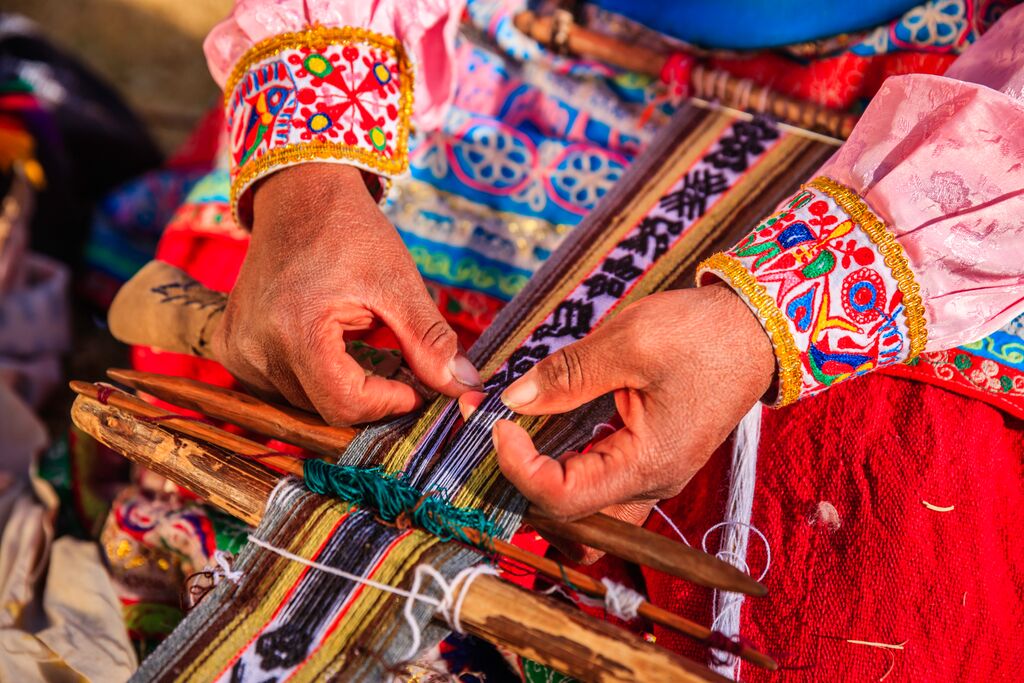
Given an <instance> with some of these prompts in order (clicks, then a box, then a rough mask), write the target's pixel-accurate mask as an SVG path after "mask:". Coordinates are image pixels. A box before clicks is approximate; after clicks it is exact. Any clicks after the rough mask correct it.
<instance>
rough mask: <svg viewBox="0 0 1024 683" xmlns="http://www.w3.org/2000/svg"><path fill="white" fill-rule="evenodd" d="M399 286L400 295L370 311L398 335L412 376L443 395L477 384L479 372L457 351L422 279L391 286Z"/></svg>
mask: <svg viewBox="0 0 1024 683" xmlns="http://www.w3.org/2000/svg"><path fill="white" fill-rule="evenodd" d="M399 290H400V291H401V295H400V296H401V299H399V300H397V301H392V302H391V303H390V304H389V305H385V306H381V307H380V308H379V310H375V311H374V312H375V313H376V314H377V316H378V317H380V319H381V320H382V321H383V322H384V324H385V325H387V326H388V327H389V328H390V329H391V331H392V332H394V334H395V336H396V337H397V338H398V343H399V344H400V345H401V347H402V355H403V356H404V357H405V360H406V362H407V363H408V364H409V367H410V368H412V371H413V372H414V373H415V374H416V377H418V378H419V379H420V381H422V382H423V383H424V384H426V385H427V386H429V387H430V388H431V389H434V390H436V391H439V392H441V393H442V394H445V395H447V396H458V395H460V394H462V393H465V392H466V391H468V390H469V389H472V388H474V387H479V386H480V385H481V382H480V373H479V372H477V369H476V368H475V367H474V366H473V363H471V362H470V360H469V359H468V358H466V356H465V355H464V354H463V353H462V352H461V351H460V349H459V338H458V336H457V335H456V334H455V330H453V329H452V328H451V326H450V325H448V323H447V322H446V321H445V319H444V317H443V316H442V315H441V312H440V311H439V310H437V306H436V305H435V304H434V302H433V301H432V300H431V298H430V296H429V295H428V294H427V292H426V290H425V289H424V288H423V284H422V282H417V283H409V284H407V285H406V286H404V287H401V288H399V287H396V288H395V291H399Z"/></svg>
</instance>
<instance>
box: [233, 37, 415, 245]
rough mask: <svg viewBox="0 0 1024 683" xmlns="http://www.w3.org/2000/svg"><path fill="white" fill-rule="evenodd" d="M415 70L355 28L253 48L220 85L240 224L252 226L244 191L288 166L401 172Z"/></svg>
mask: <svg viewBox="0 0 1024 683" xmlns="http://www.w3.org/2000/svg"><path fill="white" fill-rule="evenodd" d="M412 73H413V72H412V68H411V65H410V63H409V60H408V59H407V57H406V55H405V52H404V50H403V49H402V45H401V43H400V42H399V41H398V40H397V39H395V38H393V37H390V36H384V35H379V34H377V33H373V32H371V31H367V30H365V29H360V28H324V27H322V26H314V27H311V28H310V29H308V30H306V31H303V32H299V33H284V34H281V35H279V36H275V37H273V38H270V39H268V40H264V41H262V42H260V43H257V44H256V45H254V46H253V47H252V48H250V49H249V51H248V52H246V53H245V55H244V56H243V57H242V58H241V59H240V60H239V62H238V64H236V65H235V68H234V70H233V71H232V73H231V77H230V78H229V79H228V82H227V86H226V87H225V89H224V97H225V106H226V108H227V122H228V133H229V135H230V150H231V204H232V208H233V210H234V211H235V217H236V218H238V219H239V222H240V223H241V224H243V225H245V224H248V220H243V219H248V218H249V215H248V214H249V213H251V212H250V210H249V207H248V206H247V203H246V202H245V201H243V200H244V199H245V197H244V195H245V192H246V190H247V189H248V188H249V187H251V186H252V184H253V183H254V182H256V181H257V180H258V179H260V178H262V177H264V176H266V175H269V174H270V173H273V172H274V171H276V170H278V169H281V168H284V167H286V166H292V165H295V164H300V163H304V162H309V161H320V162H333V163H343V164H349V165H351V166H356V167H358V168H361V169H363V170H364V171H368V172H371V173H374V174H379V175H381V176H384V177H385V178H387V177H390V176H394V175H398V174H400V173H403V172H405V170H406V169H407V168H408V156H407V143H408V136H409V117H410V115H411V113H412V92H413V75H412ZM382 194H383V193H382Z"/></svg>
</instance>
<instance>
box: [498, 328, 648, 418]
mask: <svg viewBox="0 0 1024 683" xmlns="http://www.w3.org/2000/svg"><path fill="white" fill-rule="evenodd" d="M626 355H628V352H627V351H626V349H624V348H622V347H621V344H620V343H618V335H616V334H614V333H613V332H610V331H609V330H608V329H607V328H605V329H601V328H599V329H598V330H596V331H595V332H593V333H591V334H590V335H589V336H587V337H585V338H584V339H582V340H580V341H578V342H575V343H573V344H570V345H568V346H566V347H564V348H562V349H559V350H558V351H556V352H555V353H553V354H551V355H550V356H548V357H547V358H545V359H544V360H542V361H540V362H539V363H537V364H536V365H535V366H533V367H532V368H531V369H530V370H529V371H528V372H527V373H526V374H525V375H523V376H522V377H520V378H519V379H517V380H516V381H515V382H513V383H512V384H511V385H509V387H508V388H507V389H505V391H504V393H502V395H501V400H502V401H503V402H504V403H505V405H506V406H508V407H509V408H510V409H512V410H514V411H516V412H517V413H521V414H523V415H550V414H554V413H565V412H568V411H570V410H573V409H575V408H579V407H580V406H581V405H583V404H584V403H587V402H589V401H593V400H594V399H595V398H598V397H599V396H603V395H604V394H607V393H609V392H611V391H615V390H616V389H622V388H625V387H629V386H632V385H633V384H634V382H633V381H632V378H631V373H630V371H629V369H628V368H627V367H626V363H625V361H624V358H625V356H626Z"/></svg>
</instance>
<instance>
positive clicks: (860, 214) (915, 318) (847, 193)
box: [807, 176, 928, 361]
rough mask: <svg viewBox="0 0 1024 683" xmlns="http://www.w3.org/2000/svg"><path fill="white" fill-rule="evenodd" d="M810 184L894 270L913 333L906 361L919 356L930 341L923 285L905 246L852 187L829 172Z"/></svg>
mask: <svg viewBox="0 0 1024 683" xmlns="http://www.w3.org/2000/svg"><path fill="white" fill-rule="evenodd" d="M807 186H809V187H813V188H814V189H816V190H818V191H819V192H822V193H824V194H826V195H828V196H829V197H831V198H832V200H833V201H835V203H836V204H838V205H839V206H840V208H842V209H843V211H845V212H846V213H847V215H849V216H850V217H851V218H852V219H853V220H855V221H856V222H857V223H858V224H859V225H860V228H861V230H863V231H864V233H865V234H866V235H867V236H868V238H869V239H870V240H871V241H872V242H873V243H874V245H875V246H876V247H877V248H878V252H879V253H880V254H881V255H882V257H883V260H884V261H885V265H886V266H887V267H888V268H889V270H890V271H891V272H892V275H893V277H894V278H895V279H896V284H897V285H898V286H899V288H900V291H901V292H903V304H904V316H905V317H906V319H907V330H908V336H909V337H910V353H909V355H908V356H907V359H906V360H907V361H911V360H913V359H915V358H917V357H918V356H919V355H921V353H922V352H923V351H924V348H925V346H926V345H927V344H928V327H927V323H926V320H925V315H924V301H923V300H922V298H921V287H920V285H918V284H917V282H916V281H915V279H914V271H913V270H911V269H910V263H909V262H908V261H907V256H906V254H904V253H903V247H901V246H900V243H899V242H897V241H896V237H895V236H894V235H893V234H892V232H891V231H890V230H889V228H888V227H887V226H886V224H885V221H883V220H882V219H880V218H879V217H878V216H877V215H875V213H874V212H873V211H872V210H871V208H870V207H869V206H868V205H867V203H866V202H865V201H864V200H863V199H862V198H861V197H860V196H859V195H858V194H857V193H856V192H854V191H853V190H851V189H850V188H848V187H846V186H845V185H842V184H841V183H838V182H836V181H835V180H833V179H831V178H828V177H826V176H819V177H817V178H815V179H814V180H812V181H811V182H809V183H807Z"/></svg>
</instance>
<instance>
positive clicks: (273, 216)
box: [213, 164, 480, 425]
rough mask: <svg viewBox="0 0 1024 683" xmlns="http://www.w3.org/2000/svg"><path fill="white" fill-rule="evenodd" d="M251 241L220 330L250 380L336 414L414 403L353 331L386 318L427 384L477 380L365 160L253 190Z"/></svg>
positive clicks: (371, 415) (226, 356)
mask: <svg viewBox="0 0 1024 683" xmlns="http://www.w3.org/2000/svg"><path fill="white" fill-rule="evenodd" d="M253 217H254V220H253V229H252V242H251V244H250V246H249V251H248V253H247V254H246V257H245V262H244V263H243V264H242V270H241V272H240V274H239V276H238V282H237V284H236V285H235V288H234V289H233V290H232V292H231V295H230V297H229V299H228V306H227V310H226V311H225V315H224V319H223V323H222V325H221V326H220V328H219V329H218V331H217V333H216V334H215V336H214V339H213V344H214V349H215V352H216V354H217V357H218V358H219V359H221V362H222V363H223V364H224V366H225V367H226V368H227V369H228V370H229V371H230V372H231V373H232V374H234V375H235V376H236V377H238V378H239V379H240V380H241V381H242V382H244V383H246V384H248V385H249V386H251V387H253V388H254V389H256V390H259V391H262V392H267V393H277V394H280V395H282V396H283V397H284V398H285V399H287V400H288V401H289V402H290V403H292V404H293V405H296V406H300V407H304V408H307V409H314V410H316V411H317V412H319V413H320V414H321V415H322V416H323V417H324V419H326V420H327V421H328V422H330V423H332V424H335V425H347V424H353V423H357V422H366V421H370V420H376V419H380V418H383V417H386V416H388V415H393V414H397V413H403V412H408V411H409V410H412V409H413V408H414V407H416V406H417V405H418V404H419V403H420V402H421V400H422V399H421V398H420V397H419V396H418V395H417V394H416V392H415V391H414V390H413V389H412V388H410V387H409V386H408V385H406V384H402V383H400V382H396V381H392V380H387V379H383V378H381V377H374V376H368V375H366V373H365V372H364V371H363V368H362V367H361V366H360V365H359V364H358V363H357V362H356V361H355V360H354V359H353V358H352V357H351V356H349V355H348V354H347V353H346V352H345V340H344V334H345V333H346V332H353V331H359V330H366V329H368V328H370V327H371V326H372V325H373V323H374V321H375V320H376V321H379V322H382V323H384V324H385V325H387V326H388V327H389V328H390V329H391V331H392V332H393V333H394V334H395V336H396V337H397V338H398V340H399V343H400V345H401V347H402V353H403V355H404V357H405V360H406V362H407V363H408V364H409V366H410V368H411V369H412V371H413V372H414V373H415V374H416V376H417V377H418V378H419V379H420V381H422V382H423V383H424V384H426V385H427V386H429V387H430V388H432V389H435V390H437V391H440V392H442V393H444V394H447V395H449V396H458V395H459V394H461V393H462V392H464V391H467V390H468V389H470V388H472V387H474V386H476V385H478V384H479V383H480V378H479V375H478V374H477V371H476V369H475V368H474V367H473V365H472V364H471V363H470V362H469V360H468V359H467V358H466V357H465V356H464V355H462V353H461V352H460V350H459V346H458V339H457V338H456V335H455V332H454V331H453V330H452V329H451V328H450V327H449V326H448V324H447V323H446V322H445V321H444V319H443V318H442V317H441V314H440V312H439V311H438V309H437V306H435V304H434V302H433V301H432V300H431V299H430V296H429V295H428V294H427V291H426V287H425V286H424V284H423V280H422V279H421V278H420V276H419V273H418V272H417V271H416V266H415V264H414V263H413V260H412V257H411V256H410V255H409V252H408V251H407V250H406V248H405V245H404V244H403V243H402V240H401V239H400V237H399V236H398V233H397V232H396V230H395V228H394V227H393V226H392V225H391V224H390V223H389V222H388V220H387V218H385V217H384V215H383V213H381V211H380V207H378V206H377V204H376V202H375V201H374V200H373V198H372V197H371V196H370V193H369V192H368V191H367V189H366V186H365V185H364V183H363V180H362V177H361V174H360V172H359V170H358V169H355V168H353V167H349V166H342V165H335V164H303V165H300V166H295V167H292V168H287V169H284V170H282V171H279V172H277V173H274V174H273V175H271V176H269V177H268V178H266V179H265V180H264V181H263V182H262V183H261V184H260V186H259V187H258V188H257V189H256V191H255V194H254V196H253Z"/></svg>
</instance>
